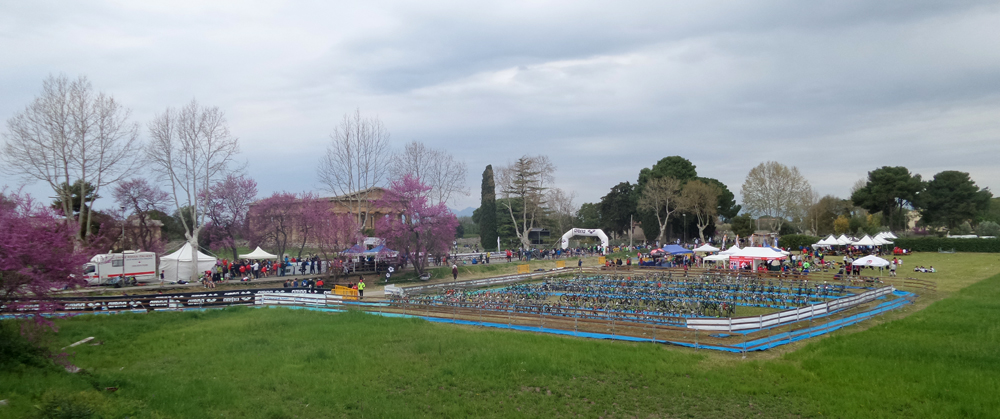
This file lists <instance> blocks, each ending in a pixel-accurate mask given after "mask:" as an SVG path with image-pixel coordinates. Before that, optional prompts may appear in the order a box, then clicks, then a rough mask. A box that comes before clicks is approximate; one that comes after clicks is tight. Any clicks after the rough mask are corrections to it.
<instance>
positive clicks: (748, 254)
mask: <svg viewBox="0 0 1000 419" xmlns="http://www.w3.org/2000/svg"><path fill="white" fill-rule="evenodd" d="M730 256H731V257H734V258H736V257H740V258H752V259H783V258H784V257H785V255H784V254H783V253H781V252H779V251H777V250H774V249H773V248H770V247H744V248H742V249H740V250H739V251H738V252H736V253H733V254H732V255H730Z"/></svg>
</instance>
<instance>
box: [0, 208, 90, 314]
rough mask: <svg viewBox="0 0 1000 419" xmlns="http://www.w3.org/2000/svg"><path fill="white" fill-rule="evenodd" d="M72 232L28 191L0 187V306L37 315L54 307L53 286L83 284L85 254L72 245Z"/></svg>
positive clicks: (72, 230)
mask: <svg viewBox="0 0 1000 419" xmlns="http://www.w3.org/2000/svg"><path fill="white" fill-rule="evenodd" d="M77 233H78V231H77V230H76V226H75V225H71V224H67V223H65V222H64V221H62V219H61V217H59V216H57V215H56V213H55V212H54V211H53V210H51V209H49V208H46V207H45V206H44V205H40V204H38V203H37V202H36V201H34V200H33V199H32V198H31V197H30V196H29V195H27V194H22V193H19V192H14V193H7V191H3V192H0V243H3V245H2V246H0V311H17V310H22V309H25V310H30V312H31V313H32V314H36V315H37V316H40V315H41V314H43V313H46V312H50V311H52V310H54V309H55V308H57V307H58V304H57V303H56V302H55V301H53V300H52V299H51V298H50V295H51V293H52V291H53V290H57V289H63V288H66V287H69V286H74V285H83V284H84V283H85V282H84V280H83V272H82V267H83V264H84V263H86V262H87V260H88V259H89V255H88V254H87V253H86V251H85V250H84V249H78V248H77V247H76V246H75V245H76V243H77V242H76V235H77ZM36 308H37V309H36ZM37 318H38V319H41V318H40V317H37Z"/></svg>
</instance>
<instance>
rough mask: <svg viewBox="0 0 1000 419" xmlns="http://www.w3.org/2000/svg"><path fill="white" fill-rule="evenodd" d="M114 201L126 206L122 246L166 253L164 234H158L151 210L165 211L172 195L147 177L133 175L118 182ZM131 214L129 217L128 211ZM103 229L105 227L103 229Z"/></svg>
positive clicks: (113, 192) (123, 219) (157, 227)
mask: <svg viewBox="0 0 1000 419" xmlns="http://www.w3.org/2000/svg"><path fill="white" fill-rule="evenodd" d="M112 196H113V197H114V199H115V203H116V204H118V206H119V207H122V208H124V213H123V214H122V217H121V218H122V222H124V223H126V228H125V244H124V245H123V246H122V247H123V248H130V247H131V248H135V247H138V248H139V249H142V250H145V251H147V252H156V253H163V251H164V242H165V240H164V238H163V237H162V236H161V235H159V234H157V230H159V229H160V227H159V226H157V225H155V223H153V218H152V216H151V213H152V212H153V211H161V212H162V211H164V210H165V209H166V208H167V205H169V202H170V195H169V194H167V193H166V192H164V191H163V190H162V189H160V188H158V187H156V186H153V185H151V184H150V183H149V182H148V181H146V179H143V178H132V179H129V180H127V181H124V182H121V183H119V184H118V185H117V186H115V188H114V190H113V191H112ZM129 212H131V213H132V215H131V216H129V217H126V216H125V214H127V213H129ZM102 230H103V229H102Z"/></svg>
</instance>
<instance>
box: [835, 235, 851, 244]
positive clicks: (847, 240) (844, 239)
mask: <svg viewBox="0 0 1000 419" xmlns="http://www.w3.org/2000/svg"><path fill="white" fill-rule="evenodd" d="M853 242H854V240H851V238H850V237H847V235H846V234H841V235H840V237H837V244H839V245H841V246H846V245H849V244H851V243H853Z"/></svg>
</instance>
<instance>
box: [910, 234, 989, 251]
mask: <svg viewBox="0 0 1000 419" xmlns="http://www.w3.org/2000/svg"><path fill="white" fill-rule="evenodd" d="M893 242H895V244H896V246H897V247H901V248H903V249H910V250H912V251H914V252H936V251H938V250H951V249H955V251H956V252H980V253H1000V239H951V238H946V237H923V238H912V239H911V238H898V239H896V240H893Z"/></svg>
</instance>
